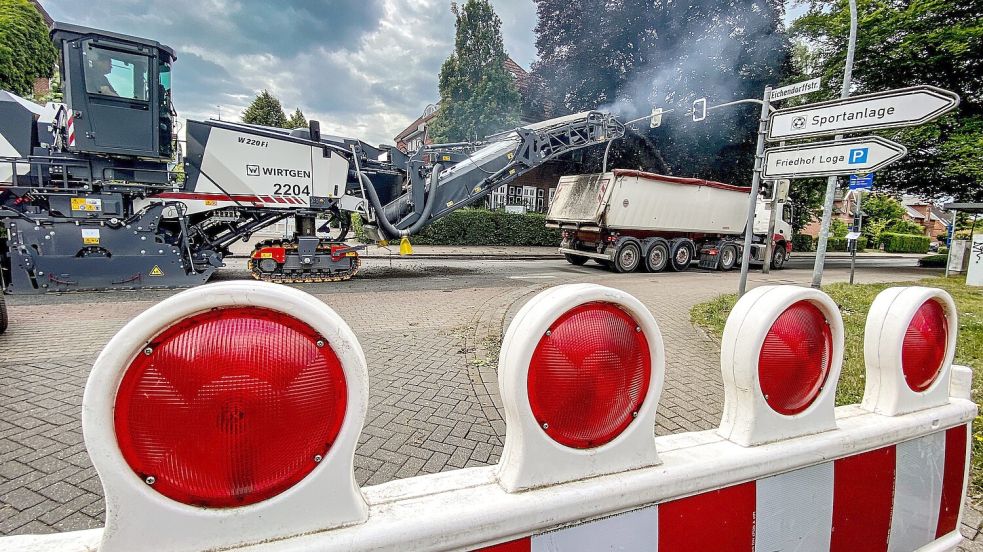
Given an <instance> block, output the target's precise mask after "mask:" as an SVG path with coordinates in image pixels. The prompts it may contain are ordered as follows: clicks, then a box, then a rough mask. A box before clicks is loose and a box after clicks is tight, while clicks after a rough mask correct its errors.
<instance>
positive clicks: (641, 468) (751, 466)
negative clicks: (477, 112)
mask: <svg viewBox="0 0 983 552" xmlns="http://www.w3.org/2000/svg"><path fill="white" fill-rule="evenodd" d="M957 327H958V323H957V313H956V309H955V307H954V304H953V302H952V299H951V298H950V297H949V296H948V295H947V294H946V293H945V292H943V291H940V290H935V289H929V288H920V287H909V288H891V289H888V290H885V291H884V292H882V293H881V294H880V295H879V296H878V297H877V299H876V300H875V302H874V304H873V306H872V308H871V310H870V313H869V315H868V319H867V325H866V330H865V346H864V355H865V362H866V370H867V374H866V382H867V385H866V389H865V394H864V399H863V401H862V403H861V404H859V405H848V406H840V407H834V395H835V390H836V384H837V381H838V378H839V374H840V369H841V366H842V361H843V354H844V351H843V347H844V329H843V322H842V320H841V318H840V313H839V310H838V309H837V307H836V305H835V304H834V303H833V302H832V300H830V298H829V297H828V296H826V295H825V294H823V293H822V292H820V291H817V290H812V289H807V288H799V287H792V286H766V287H761V288H757V289H755V290H753V291H751V292H749V293H748V294H746V295H745V296H744V297H743V298H742V299H741V300H740V301H739V302H738V303H737V305H736V306H735V307H734V310H733V312H732V313H731V315H730V317H729V318H728V320H727V325H726V329H725V331H724V335H723V340H722V343H721V369H722V378H723V382H724V388H725V393H724V415H723V419H722V420H721V424H720V427H719V428H718V429H717V430H712V431H702V432H691V433H680V434H674V435H667V436H661V437H654V438H653V433H654V427H655V415H656V409H657V407H658V402H659V397H660V394H661V390H662V385H663V380H664V377H665V349H664V346H663V341H662V336H661V333H660V331H659V326H658V324H657V322H656V320H655V318H654V317H653V316H652V314H651V313H650V312H649V310H648V309H646V308H645V307H644V306H643V305H642V304H641V303H640V302H639V301H638V300H637V299H635V298H634V297H632V296H630V295H629V294H627V293H625V292H622V291H619V290H615V289H611V288H607V287H602V286H598V285H591V284H574V285H563V286H558V287H555V288H552V289H549V290H547V291H544V292H543V293H541V294H539V295H537V296H536V297H535V298H533V299H532V300H531V301H529V303H527V304H526V305H525V306H524V307H523V308H522V309H521V310H520V311H519V312H518V313H517V314H516V316H515V319H514V320H513V322H512V323H511V325H510V326H509V329H508V331H507V333H506V334H505V339H504V342H503V344H502V351H501V355H500V363H499V386H500V389H501V393H502V402H503V406H504V415H505V421H506V428H507V429H506V437H505V443H504V449H503V453H502V458H501V460H500V461H499V462H498V464H497V465H495V466H489V467H481V468H468V469H462V470H457V471H452V472H445V473H439V474H433V475H424V476H418V477H413V478H409V479H403V480H397V481H392V482H389V483H385V484H382V485H375V486H371V487H366V488H360V487H359V485H358V484H357V483H356V481H355V479H354V475H353V473H354V468H353V456H354V450H355V445H356V443H357V440H358V436H359V433H360V431H361V428H362V425H363V423H364V421H365V414H366V409H367V402H368V375H367V373H368V372H367V368H366V362H365V357H364V354H363V352H362V349H361V347H360V345H359V343H358V340H357V339H356V338H355V335H354V334H353V332H352V331H351V330H350V329H349V327H348V326H347V325H346V324H345V323H344V321H342V320H341V318H340V317H338V316H337V315H336V314H335V313H334V312H333V311H332V310H331V309H330V308H328V307H327V306H325V305H324V304H323V303H321V302H320V301H318V300H316V299H314V298H313V297H311V296H309V295H307V294H305V293H303V292H301V291H298V290H295V289H291V288H288V287H286V286H277V285H273V284H264V283H260V282H226V283H219V284H212V285H207V286H202V287H199V288H195V289H193V290H189V291H186V292H183V293H180V294H178V295H176V296H174V297H172V298H170V299H167V300H165V301H163V302H161V303H160V304H158V305H156V306H154V307H152V308H150V309H149V310H147V311H146V312H145V313H144V314H142V315H140V316H138V317H137V318H136V319H134V320H133V321H132V322H131V323H130V324H128V325H127V326H126V327H124V328H123V329H122V330H121V331H120V332H119V333H118V334H117V335H116V336H115V337H114V338H113V339H112V340H111V341H110V343H109V344H108V345H107V346H106V348H105V350H104V351H103V353H102V354H101V355H100V356H99V358H98V360H97V361H96V363H95V365H94V367H93V369H92V373H91V375H90V377H89V381H88V384H87V386H86V390H85V396H84V400H83V415H82V422H83V432H84V436H85V443H86V447H87V449H88V451H89V454H90V456H91V457H92V462H93V465H94V466H95V468H96V470H97V471H98V473H99V476H100V478H101V480H102V483H103V488H104V491H105V497H106V527H105V528H104V529H96V530H89V531H80V532H74V533H62V534H56V535H26V536H15V537H6V538H3V539H0V549H3V550H12V551H18V552H25V551H32V552H33V551H58V552H75V551H92V550H99V551H100V552H120V551H127V552H140V551H151V550H153V551H160V552H167V551H170V552H190V551H204V550H219V549H222V550H225V549H237V550H238V549H242V550H248V551H252V552H287V551H298V552H300V551H311V550H318V551H322V550H325V551H326V550H394V551H396V550H400V551H403V550H489V551H498V552H504V551H520V550H522V551H525V550H530V551H532V550H536V551H539V550H575V551H576V550H585V551H586V550H591V551H596V550H687V551H689V550H762V551H773V550H793V549H794V550H915V549H922V550H948V549H952V548H953V547H955V546H956V545H957V544H958V543H959V541H960V539H961V537H960V534H959V531H958V526H959V519H960V515H961V509H962V504H963V499H964V497H965V494H966V484H967V476H968V468H969V438H970V435H971V431H970V424H971V422H972V420H973V417H974V416H975V415H976V411H977V409H976V405H975V404H974V403H973V402H971V401H970V397H969V390H970V385H971V381H970V379H971V374H970V371H969V369H968V368H964V367H953V366H952V358H953V355H954V351H955V341H956V330H957Z"/></svg>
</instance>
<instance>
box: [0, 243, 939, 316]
mask: <svg viewBox="0 0 983 552" xmlns="http://www.w3.org/2000/svg"><path fill="white" fill-rule="evenodd" d="M814 262H815V257H814V256H813V255H799V256H796V255H793V256H792V257H791V258H790V259H789V261H788V263H787V264H786V269H785V270H784V271H773V273H772V278H779V277H781V275H782V274H783V272H789V273H791V272H793V271H794V272H800V271H801V270H808V271H811V270H812V266H813V263H814ZM226 263H227V266H226V267H225V268H222V269H220V270H218V271H217V272H216V273H215V275H214V276H213V277H212V279H211V280H210V281H212V282H217V281H224V280H236V279H250V278H251V276H250V275H249V272H248V271H247V270H246V260H245V259H241V258H232V259H226ZM849 266H850V259H849V258H846V257H830V258H827V261H826V268H827V269H828V270H831V271H834V272H839V271H840V270H843V269H847V268H849ZM885 268H888V269H890V268H896V269H901V270H904V271H916V272H924V273H925V274H926V275H931V274H933V273H935V272H938V271H937V270H927V269H920V268H918V265H917V259H915V258H911V257H870V256H863V257H858V258H857V273H858V274H862V273H863V271H864V270H868V269H871V270H882V269H885ZM737 272H738V271H737V270H734V271H732V272H730V273H726V274H725V273H719V272H713V271H706V270H700V269H699V268H698V267H697V266H696V264H693V266H692V267H691V268H690V270H689V271H687V272H682V273H679V272H664V273H660V274H649V273H644V272H639V273H637V274H634V275H632V277H637V278H642V279H647V280H649V281H652V282H658V281H659V280H660V279H666V280H667V281H670V280H671V281H678V279H680V278H690V277H692V278H729V277H731V276H733V275H736V274H737ZM751 272H752V274H756V273H757V274H760V272H761V267H760V266H757V267H755V266H752V267H751ZM614 275H615V274H614V273H613V272H611V271H609V270H607V269H605V268H602V267H601V266H599V265H597V264H595V263H593V262H588V263H587V264H586V265H584V266H574V265H571V264H569V263H567V262H566V261H565V260H563V259H562V258H555V259H554V258H551V259H517V260H510V259H471V258H466V257H461V258H427V257H413V256H409V257H400V256H399V255H393V256H392V257H391V258H388V259H385V258H369V259H363V261H362V268H361V270H360V271H359V273H358V274H357V275H356V276H355V277H354V278H353V279H351V280H349V281H347V282H329V283H322V284H294V287H297V288H299V289H303V290H305V291H308V292H310V293H315V294H317V293H351V292H355V293H357V292H371V291H387V290H389V291H396V290H399V291H408V290H409V291H411V290H440V289H446V290H454V289H466V288H474V287H505V288H508V287H518V286H522V285H527V284H529V283H530V282H533V281H541V282H542V283H544V284H550V283H555V284H561V283H564V282H565V281H566V280H578V281H580V280H583V279H584V278H588V279H592V280H593V279H598V280H601V281H603V280H604V279H606V278H607V277H610V276H614ZM179 291H180V290H160V291H149V290H141V291H119V292H112V293H110V292H81V293H65V294H51V295H43V296H23V295H19V296H7V302H8V304H9V305H10V306H17V305H29V304H58V303H75V302H97V303H101V302H119V301H127V300H128V299H129V298H130V297H132V300H141V301H147V300H149V301H159V300H162V299H164V298H166V297H169V296H171V295H173V294H175V293H177V292H179Z"/></svg>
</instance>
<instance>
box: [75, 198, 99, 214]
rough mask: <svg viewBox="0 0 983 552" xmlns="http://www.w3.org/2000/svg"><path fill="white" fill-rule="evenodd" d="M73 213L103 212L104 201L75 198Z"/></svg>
mask: <svg viewBox="0 0 983 552" xmlns="http://www.w3.org/2000/svg"><path fill="white" fill-rule="evenodd" d="M72 210H73V211H102V200H101V199H93V198H90V197H73V198H72Z"/></svg>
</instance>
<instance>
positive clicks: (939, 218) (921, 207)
mask: <svg viewBox="0 0 983 552" xmlns="http://www.w3.org/2000/svg"><path fill="white" fill-rule="evenodd" d="M901 204H902V205H903V206H904V208H905V213H904V214H903V215H902V218H903V219H904V220H907V221H909V222H914V223H916V224H919V225H921V226H922V228H924V229H925V232H924V233H925V235H926V236H928V237H929V238H932V239H933V240H935V238H936V237H937V236H939V235H942V234H946V233H947V232H948V231H949V223H950V221H951V220H952V218H951V217H950V216H949V214H948V213H946V212H945V211H943V210H942V208H941V207H939V206H937V205H935V204H934V203H932V202H930V201H925V200H923V199H919V198H916V197H913V196H907V197H905V198H904V199H902V200H901ZM856 206H857V204H856V197H855V195H854V194H850V195H849V197H848V198H847V199H845V200H843V199H837V200H835V201H834V202H833V219H839V220H841V221H843V222H844V223H845V224H846V225H847V226H852V225H853V217H854V213H856ZM820 222H821V221H820V220H819V219H813V220H811V221H810V222H809V224H807V225H805V226H804V227H803V228H802V232H801V233H803V234H808V235H810V236H812V237H814V238H815V237H816V236H818V235H819V227H820Z"/></svg>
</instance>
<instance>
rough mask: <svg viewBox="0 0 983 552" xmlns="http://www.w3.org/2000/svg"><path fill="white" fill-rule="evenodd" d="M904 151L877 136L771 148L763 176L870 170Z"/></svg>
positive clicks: (845, 172) (899, 156) (889, 161)
mask: <svg viewBox="0 0 983 552" xmlns="http://www.w3.org/2000/svg"><path fill="white" fill-rule="evenodd" d="M907 153H908V150H907V148H905V147H904V146H902V145H901V144H897V143H895V142H892V141H890V140H887V139H885V138H881V137H880V136H867V137H863V138H853V139H850V140H840V141H829V142H816V143H813V144H803V145H799V146H789V147H781V148H771V149H768V150H766V151H765V161H764V178H766V179H767V178H810V177H814V176H830V175H840V174H851V173H858V174H859V173H869V172H871V171H875V170H877V169H879V168H881V167H884V166H886V165H888V164H890V163H893V162H894V161H897V160H898V159H901V158H902V157H904V156H905V155H907Z"/></svg>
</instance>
